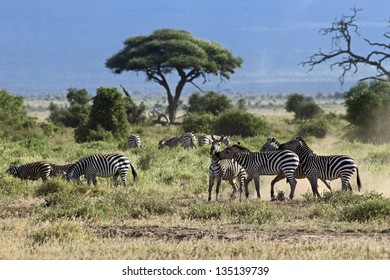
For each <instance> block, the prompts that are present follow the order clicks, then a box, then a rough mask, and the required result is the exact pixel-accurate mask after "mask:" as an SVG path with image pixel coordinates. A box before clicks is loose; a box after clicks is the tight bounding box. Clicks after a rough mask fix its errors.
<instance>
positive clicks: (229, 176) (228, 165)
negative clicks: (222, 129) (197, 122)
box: [208, 136, 245, 201]
mask: <svg viewBox="0 0 390 280" xmlns="http://www.w3.org/2000/svg"><path fill="white" fill-rule="evenodd" d="M212 139H213V142H212V144H211V148H210V155H211V164H210V167H209V199H208V201H210V200H211V191H212V189H213V185H214V180H217V186H216V189H215V200H216V201H218V194H219V187H220V185H221V180H226V181H229V183H230V185H231V186H232V188H233V192H232V194H231V197H232V198H235V194H236V191H237V185H236V182H235V179H236V178H238V180H239V181H240V187H239V191H240V200H241V194H242V187H243V186H244V181H245V169H244V168H243V167H242V166H241V165H239V164H238V163H237V162H236V161H235V160H234V159H223V160H220V159H219V158H218V157H217V156H216V155H215V154H216V153H217V152H219V151H220V150H221V143H223V142H224V136H222V137H221V138H219V139H217V138H214V136H213V138H212Z"/></svg>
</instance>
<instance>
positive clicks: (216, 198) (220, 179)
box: [215, 178, 222, 201]
mask: <svg viewBox="0 0 390 280" xmlns="http://www.w3.org/2000/svg"><path fill="white" fill-rule="evenodd" d="M221 181H222V178H218V180H217V186H216V187H215V200H216V201H218V195H219V187H220V186H221Z"/></svg>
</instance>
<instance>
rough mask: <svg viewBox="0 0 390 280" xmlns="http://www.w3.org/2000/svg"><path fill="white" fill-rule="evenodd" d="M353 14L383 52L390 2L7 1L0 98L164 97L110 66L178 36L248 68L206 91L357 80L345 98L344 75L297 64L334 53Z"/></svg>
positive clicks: (283, 89) (317, 87)
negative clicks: (127, 47) (149, 43)
mask: <svg viewBox="0 0 390 280" xmlns="http://www.w3.org/2000/svg"><path fill="white" fill-rule="evenodd" d="M354 6H356V7H357V8H361V9H363V11H362V12H360V13H359V15H358V22H357V23H358V25H359V27H360V28H361V31H362V35H363V36H365V37H367V38H369V39H372V40H374V41H375V40H376V41H381V42H384V41H385V40H384V39H383V37H382V35H383V33H384V32H386V31H389V28H388V25H389V23H388V21H389V18H390V1H388V0H382V1H379V0H371V1H363V0H356V1H342V0H338V1H330V0H327V1H323V0H321V1H320V0H317V1H316V0H291V1H289V0H285V1H282V0H272V1H265V0H264V1H261V0H249V1H245V0H243V1H237V0H234V1H233V0H225V1H222V0H217V1H210V0H207V1H206V0H197V1H184V0H181V1H179V0H173V1H169V0H166V1H152V0H143V1H139V0H137V1H135V0H134V1H133V0H110V1H103V0H66V1H65V0H34V1H33V0H1V1H0V88H2V89H6V90H8V91H10V92H12V93H17V94H36V93H45V94H58V93H65V92H66V91H67V89H68V88H70V87H77V88H86V89H87V90H88V91H89V92H90V94H94V93H95V91H96V88H98V87H100V86H107V87H113V86H115V87H119V84H122V85H124V86H125V87H126V88H127V89H129V90H146V91H154V90H161V89H160V87H158V86H157V85H155V84H154V83H152V82H146V81H145V76H144V75H143V74H142V73H139V74H135V73H129V72H127V73H123V74H121V75H114V74H113V73H112V72H111V71H110V70H109V69H107V68H105V66H104V63H105V61H106V59H107V58H108V57H110V56H111V55H113V54H115V53H116V52H117V51H119V50H120V49H121V48H122V47H123V41H124V40H125V39H126V38H128V37H133V36H138V35H141V34H142V35H149V34H151V33H152V32H153V31H154V30H157V29H161V28H176V29H184V30H187V31H189V32H190V33H192V34H193V35H194V36H195V37H197V38H200V39H205V40H211V41H214V42H217V43H219V44H221V45H223V46H224V47H226V48H227V49H229V50H230V51H231V52H232V53H233V55H234V56H240V57H241V58H243V60H244V63H243V66H242V68H240V69H238V70H237V71H236V73H235V74H234V75H233V76H232V78H231V80H230V81H228V82H226V83H224V84H222V85H218V83H217V82H210V83H208V84H207V85H206V86H204V88H205V89H206V90H215V91H221V92H223V91H225V90H227V89H229V90H232V91H234V92H237V91H247V92H256V93H290V92H300V93H317V92H323V93H328V92H333V91H340V90H348V88H349V86H350V85H351V84H354V83H355V82H356V80H357V78H358V77H359V75H358V76H351V77H348V83H346V86H344V87H343V88H341V87H340V84H339V82H338V80H337V77H338V75H339V74H340V72H337V71H334V72H331V71H330V70H329V67H328V66H323V67H319V68H316V69H314V71H312V72H307V70H308V68H303V67H302V66H300V65H298V64H299V62H302V61H304V60H306V59H307V57H309V56H310V55H311V54H313V53H315V52H316V51H318V50H319V49H320V48H322V49H323V50H328V49H329V48H330V42H331V40H330V37H324V36H321V35H320V34H319V32H318V31H319V30H320V29H321V28H323V27H328V26H329V25H330V23H331V22H333V21H334V20H335V19H336V18H340V17H341V16H342V15H343V14H346V15H350V14H351V11H350V9H351V8H353V7H354ZM356 45H357V46H359V47H361V46H363V45H364V42H363V41H359V42H357V43H356ZM366 71H369V69H366ZM366 73H367V72H366ZM366 73H362V74H366ZM186 90H187V91H188V92H193V91H195V90H196V89H195V88H194V87H192V86H188V87H186Z"/></svg>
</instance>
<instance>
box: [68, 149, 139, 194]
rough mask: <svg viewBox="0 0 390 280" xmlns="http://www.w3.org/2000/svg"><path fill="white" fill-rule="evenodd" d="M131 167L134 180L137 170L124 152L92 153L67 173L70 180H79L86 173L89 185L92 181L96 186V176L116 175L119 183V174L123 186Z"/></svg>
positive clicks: (115, 182) (115, 178)
mask: <svg viewBox="0 0 390 280" xmlns="http://www.w3.org/2000/svg"><path fill="white" fill-rule="evenodd" d="M129 167H131V171H132V173H133V178H134V180H135V179H136V178H137V172H136V170H135V168H134V166H133V165H132V164H131V162H130V160H129V159H128V158H127V157H126V156H124V155H122V154H110V155H91V156H89V157H85V158H82V159H80V160H78V161H77V162H75V163H74V164H73V165H72V166H71V167H70V169H69V171H68V173H67V174H66V179H67V180H68V181H74V180H78V179H79V178H80V176H81V175H83V174H84V176H85V178H86V179H87V183H88V186H90V185H91V181H92V183H93V184H94V185H95V186H96V185H97V181H96V177H97V176H100V177H111V176H113V177H114V185H115V186H117V185H118V183H119V182H118V176H120V177H121V179H122V183H123V186H124V187H126V186H127V179H126V177H127V172H128V169H129Z"/></svg>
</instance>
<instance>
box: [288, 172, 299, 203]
mask: <svg viewBox="0 0 390 280" xmlns="http://www.w3.org/2000/svg"><path fill="white" fill-rule="evenodd" d="M287 180H288V183H289V184H290V196H289V197H290V199H293V198H294V193H295V187H296V186H297V180H295V178H294V175H292V177H290V176H289V177H287Z"/></svg>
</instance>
